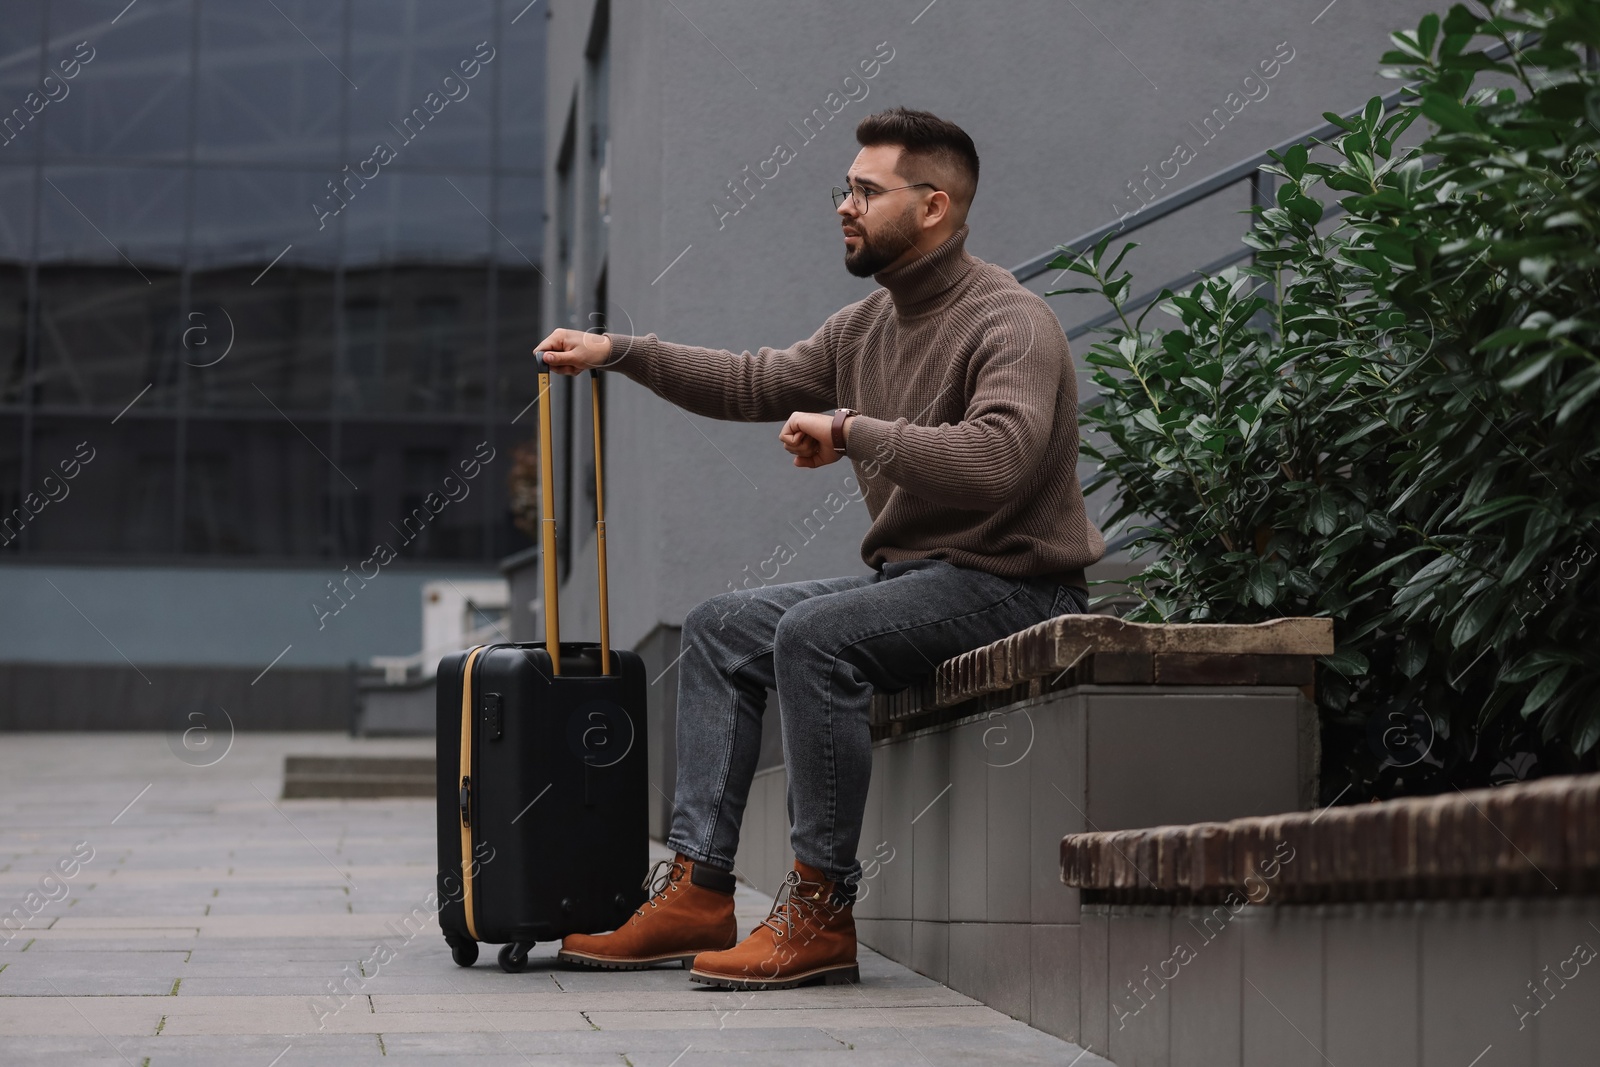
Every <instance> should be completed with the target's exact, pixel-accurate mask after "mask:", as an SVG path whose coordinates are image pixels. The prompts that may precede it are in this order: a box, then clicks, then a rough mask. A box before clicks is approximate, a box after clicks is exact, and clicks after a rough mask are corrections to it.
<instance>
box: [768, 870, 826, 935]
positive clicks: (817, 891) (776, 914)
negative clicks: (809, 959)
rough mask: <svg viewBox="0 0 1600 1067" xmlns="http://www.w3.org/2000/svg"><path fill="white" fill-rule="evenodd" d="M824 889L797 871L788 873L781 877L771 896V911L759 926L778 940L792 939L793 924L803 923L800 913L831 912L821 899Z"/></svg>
mask: <svg viewBox="0 0 1600 1067" xmlns="http://www.w3.org/2000/svg"><path fill="white" fill-rule="evenodd" d="M826 888H827V886H826V885H825V884H823V883H822V882H808V881H806V880H805V879H803V878H801V877H800V872H799V871H790V872H789V873H788V874H786V875H784V876H783V884H782V885H780V886H779V887H778V891H777V893H775V894H773V897H772V911H771V912H770V913H769V914H768V915H767V917H766V918H765V919H762V920H761V925H762V926H765V927H766V928H767V929H769V930H771V931H772V932H773V933H774V934H777V935H778V937H780V938H784V939H787V938H791V937H793V936H794V927H795V924H796V923H798V922H802V921H804V917H803V916H802V914H801V913H802V912H804V911H807V910H812V911H815V910H831V909H826V908H825V905H826V904H827V901H825V900H823V899H822V891H823V890H824V889H826ZM797 890H798V891H799V894H800V895H799V896H798V897H796V895H795V893H796V891H797Z"/></svg>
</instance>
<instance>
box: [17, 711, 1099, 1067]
mask: <svg viewBox="0 0 1600 1067" xmlns="http://www.w3.org/2000/svg"><path fill="white" fill-rule="evenodd" d="M218 748H220V745H219V746H218ZM182 751H183V750H182V747H181V745H178V746H177V747H176V750H175V748H174V745H173V743H172V742H171V741H169V738H168V737H167V736H166V735H162V734H97V733H80V734H3V735H0V916H4V915H7V914H11V913H12V910H13V909H16V908H21V909H22V914H24V915H28V914H30V913H32V915H31V918H30V919H29V921H28V923H27V926H26V928H25V929H22V930H20V931H17V932H16V933H15V935H14V936H12V931H10V930H9V929H3V930H0V1064H4V1065H5V1067H22V1065H25V1064H51V1065H52V1067H60V1065H62V1064H72V1065H74V1067H76V1065H90V1064H94V1065H100V1064H105V1065H128V1067H144V1065H149V1067H167V1065H172V1064H194V1065H206V1067H210V1065H214V1064H224V1063H225V1064H230V1065H231V1064H244V1065H258V1067H269V1065H271V1067H302V1065H307V1064H338V1065H340V1067H355V1065H359V1064H368V1063H374V1064H375V1063H380V1062H381V1063H395V1062H400V1063H418V1064H445V1063H460V1062H471V1063H474V1064H484V1065H491V1064H492V1065H500V1064H506V1065H515V1064H526V1065H539V1067H545V1065H551V1067H553V1065H556V1064H607V1065H620V1064H631V1065H633V1067H650V1065H654V1067H693V1065H696V1064H778V1063H783V1064H833V1063H840V1064H852V1065H856V1064H859V1065H867V1064H872V1065H876V1064H967V1063H975V1062H982V1063H986V1064H1053V1065H1060V1067H1091V1065H1094V1067H1099V1065H1104V1064H1105V1063H1106V1061H1104V1060H1101V1059H1100V1058H1099V1057H1097V1056H1094V1055H1092V1054H1086V1053H1083V1052H1082V1050H1080V1049H1079V1048H1078V1047H1077V1046H1075V1045H1071V1044H1068V1043H1066V1042H1063V1041H1059V1040H1057V1039H1055V1038H1053V1037H1050V1036H1048V1035H1046V1034H1044V1033H1041V1032H1040V1031H1037V1030H1034V1029H1032V1028H1030V1027H1028V1026H1026V1025H1024V1024H1023V1023H1020V1022H1017V1021H1015V1020H1013V1019H1010V1018H1007V1017H1006V1016H1004V1015H1002V1014H1000V1013H999V1012H996V1011H993V1010H992V1009H990V1008H987V1007H985V1006H983V1005H982V1004H979V1003H978V1002H976V1001H974V1000H972V999H971V998H969V997H965V996H963V995H961V994H959V993H956V992H954V991H953V990H950V989H947V988H946V987H944V986H942V985H939V984H938V983H936V982H933V981H930V980H929V979H927V978H924V977H922V976H921V975H918V974H916V973H914V972H912V971H910V970H907V969H906V968H904V967H901V966H900V965H898V964H895V963H892V962H890V961H889V960H886V959H884V958H883V957H881V956H878V955H877V954H876V953H873V952H870V951H868V950H865V949H863V950H862V953H861V974H862V981H861V984H860V985H859V986H835V987H811V988H805V989H795V990H784V991H778V992H770V993H753V994H752V993H734V992H726V991H716V990H712V989H709V988H706V987H703V986H698V985H696V984H693V983H691V982H690V981H689V980H688V976H687V975H686V974H685V972H683V971H681V970H676V969H664V970H656V971H650V972H645V973H614V972H591V971H573V970H567V969H565V968H562V967H558V966H557V965H556V963H555V959H554V956H555V948H556V946H555V945H553V944H552V945H540V946H538V947H537V948H535V949H534V950H533V953H532V957H531V959H530V964H529V967H528V969H527V970H526V971H525V972H523V973H521V974H514V975H513V974H505V973H503V972H502V971H501V970H500V968H499V967H498V966H497V965H496V963H495V960H494V949H493V948H492V947H489V946H486V947H485V949H484V952H483V955H482V957H481V958H480V959H479V961H478V964H477V965H476V966H475V967H472V968H470V969H463V968H459V967H456V966H455V965H454V964H453V963H452V962H451V961H450V955H449V950H448V949H447V948H446V946H445V943H444V939H443V938H442V937H441V936H440V935H439V931H438V927H437V925H436V924H434V923H433V922H432V921H431V916H429V917H428V919H427V921H426V923H425V924H424V923H423V922H422V921H421V916H423V915H424V914H425V911H424V908H425V905H424V901H425V898H426V897H427V895H428V893H429V891H430V890H431V889H432V888H433V884H434V853H435V845H434V824H433V805H432V803H431V802H430V801H421V800H361V801H327V800H292V801H280V800H278V796H279V792H280V789H281V785H282V770H283V757H284V755H285V754H289V753H293V754H297V755H338V754H342V753H352V752H361V753H372V754H397V755H398V754H404V755H426V754H431V752H432V741H431V740H428V741H417V740H385V741H371V740H368V741H355V740H352V739H350V738H347V737H344V736H342V735H336V734H239V735H238V736H237V737H236V738H234V740H233V743H232V747H231V749H230V750H229V751H228V752H227V754H226V756H224V757H223V758H222V759H220V760H219V761H217V762H216V763H214V764H213V765H211V766H192V765H190V764H189V763H186V762H185V761H184V760H183V759H180V758H179V756H178V754H177V753H179V752H182ZM189 758H190V759H191V760H193V759H194V757H193V756H192V755H191V756H190V757H189ZM207 758H215V756H214V755H213V756H210V757H207ZM657 851H660V850H659V849H657ZM662 854H664V853H662ZM643 873H644V872H640V874H641V877H642V876H643ZM769 903H770V900H769V898H767V897H766V896H765V895H762V894H758V893H756V892H754V891H753V890H750V889H748V888H745V887H743V886H741V888H740V892H739V897H738V907H739V921H740V925H741V928H742V929H745V930H748V929H749V928H750V927H751V926H752V925H753V924H754V923H755V922H756V921H757V920H758V919H760V918H761V917H762V916H764V915H765V914H766V912H767V908H768V905H769ZM414 915H415V916H417V918H413V919H412V921H411V923H410V925H409V926H406V925H402V924H403V922H404V921H405V920H407V919H408V917H412V916H414ZM11 925H15V921H14V920H13V921H12V923H11ZM410 931H416V932H415V933H414V934H412V933H410ZM7 937H10V940H9V941H7V940H6V939H7ZM380 941H381V942H383V943H386V944H387V945H388V946H389V951H390V952H392V958H388V959H387V961H386V962H385V955H384V954H382V953H380V952H378V951H376V950H377V948H378V946H379V944H380ZM374 960H376V961H377V963H376V965H374V963H372V962H368V963H366V964H365V965H363V962H362V961H374ZM363 972H366V973H363ZM334 989H337V990H338V994H337V996H335V995H334V994H332V993H330V990H334ZM319 1009H320V1010H321V1011H325V1012H328V1013H329V1014H327V1015H325V1016H323V1017H321V1020H320V1021H321V1029H319V1014H318V1011H319Z"/></svg>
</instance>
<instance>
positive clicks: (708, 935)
mask: <svg viewBox="0 0 1600 1067" xmlns="http://www.w3.org/2000/svg"><path fill="white" fill-rule="evenodd" d="M644 887H645V888H646V889H648V890H649V891H650V899H649V900H647V901H645V902H644V903H643V904H641V905H640V906H639V910H638V911H636V912H634V913H633V918H631V919H629V920H628V921H627V922H626V923H623V924H622V926H620V927H618V928H617V929H616V930H613V931H612V932H611V933H609V934H568V935H567V936H566V937H564V938H562V940H561V951H560V952H559V953H557V954H556V958H557V959H560V960H564V961H566V962H567V963H576V964H581V965H582V966H585V967H603V968H606V969H607V970H613V971H638V970H643V969H644V968H646V967H649V966H651V965H652V964H656V963H681V964H682V965H683V966H685V967H687V966H689V964H690V963H692V962H693V961H694V957H695V956H696V954H698V953H701V952H706V951H711V950H715V949H720V948H727V947H728V946H729V945H732V944H733V943H734V942H736V941H737V940H738V939H739V936H738V935H739V928H738V925H737V924H736V923H735V922H734V918H733V873H732V872H731V871H722V870H718V869H717V868H715V867H710V866H707V865H706V864H703V863H696V862H695V861H694V860H692V859H690V858H689V857H688V856H685V855H684V854H683V853H681V852H680V853H678V855H677V857H676V858H674V859H670V860H659V861H657V863H656V865H655V866H654V867H652V868H650V874H649V875H648V876H647V877H646V878H645V880H644Z"/></svg>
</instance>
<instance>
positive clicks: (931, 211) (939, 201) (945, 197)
mask: <svg viewBox="0 0 1600 1067" xmlns="http://www.w3.org/2000/svg"><path fill="white" fill-rule="evenodd" d="M952 207H953V205H952V204H951V203H950V194H949V193H947V192H945V191H944V190H943V189H935V190H934V191H933V195H932V196H930V197H929V198H928V205H927V208H926V210H925V212H924V214H923V216H922V225H923V226H924V227H925V228H927V229H932V228H933V227H935V226H937V225H939V224H940V223H941V222H943V221H944V220H945V219H946V218H948V217H949V216H950V211H951V208H952Z"/></svg>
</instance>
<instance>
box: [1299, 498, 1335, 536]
mask: <svg viewBox="0 0 1600 1067" xmlns="http://www.w3.org/2000/svg"><path fill="white" fill-rule="evenodd" d="M1306 517H1307V518H1308V519H1309V520H1310V521H1311V525H1312V527H1313V528H1314V529H1315V530H1316V531H1317V532H1318V533H1320V534H1331V533H1333V531H1334V530H1336V529H1338V527H1339V505H1338V504H1335V503H1334V502H1333V498H1332V497H1331V496H1329V495H1328V494H1327V493H1318V494H1317V495H1316V497H1315V498H1314V499H1313V500H1312V501H1311V507H1310V508H1308V509H1307V514H1306Z"/></svg>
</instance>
